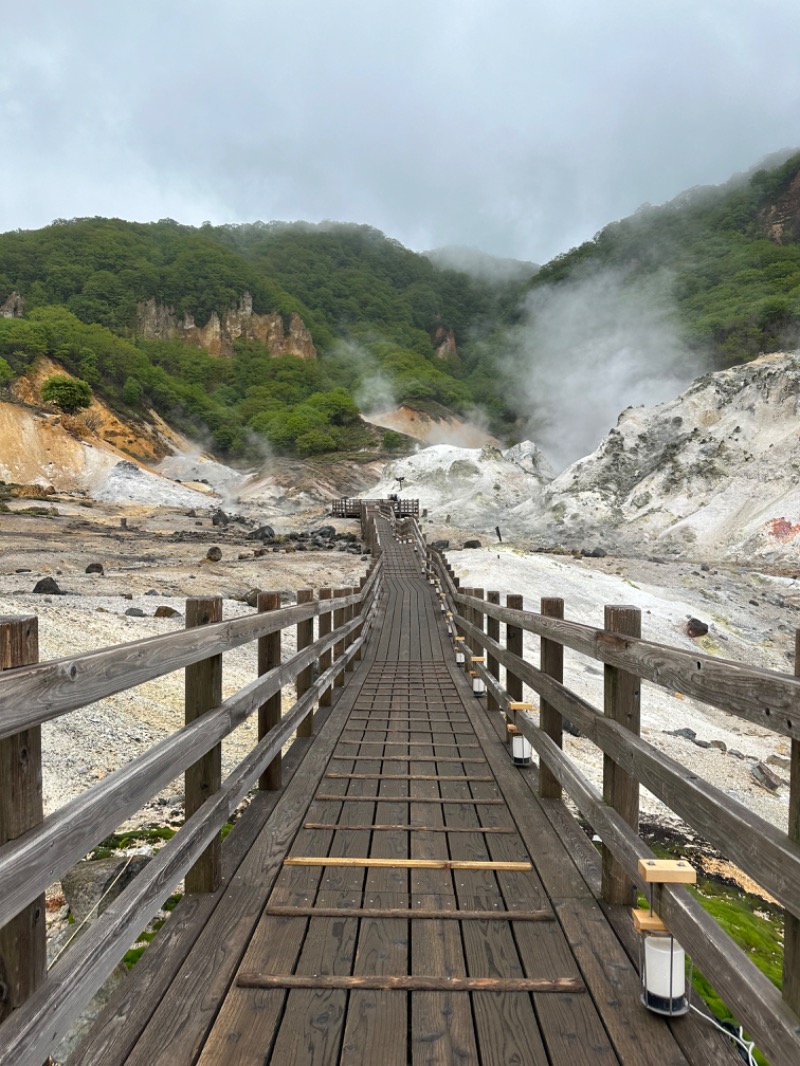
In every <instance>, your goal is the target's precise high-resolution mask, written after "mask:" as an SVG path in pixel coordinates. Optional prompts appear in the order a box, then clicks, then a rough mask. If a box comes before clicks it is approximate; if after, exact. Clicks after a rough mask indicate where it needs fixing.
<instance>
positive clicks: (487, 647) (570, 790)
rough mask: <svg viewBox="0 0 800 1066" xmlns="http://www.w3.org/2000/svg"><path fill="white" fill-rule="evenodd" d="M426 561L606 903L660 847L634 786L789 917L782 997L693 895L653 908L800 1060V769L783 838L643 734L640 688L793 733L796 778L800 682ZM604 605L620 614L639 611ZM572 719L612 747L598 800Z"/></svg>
mask: <svg viewBox="0 0 800 1066" xmlns="http://www.w3.org/2000/svg"><path fill="white" fill-rule="evenodd" d="M427 559H428V570H429V573H430V574H431V576H432V579H433V580H434V582H435V584H436V591H437V593H438V595H439V596H440V597H441V598H442V600H443V602H444V603H445V606H446V608H447V609H448V611H449V613H448V619H449V625H450V627H451V630H452V634H453V638H454V651H455V650H457V649H458V650H460V651H461V652H462V653H463V657H464V660H465V665H466V667H467V668H468V669H470V670H471V671H472V673H473V674H474V675H476V676H479V677H480V678H481V679H482V680H483V681H484V683H485V685H486V690H487V696H488V699H487V709H489V710H494V712H495V713H497V714H500V715H502V716H503V717H504V718H505V719H506V722H505V723H504V729H505V728H507V729H510V730H511V731H512V732H514V733H520V734H522V736H523V737H524V738H525V739H526V740H527V741H528V742H529V743H530V745H531V747H532V748H533V749H534V750H535V751H536V752H537V754H538V757H539V791H540V794H541V795H542V796H543V797H548V796H549V797H553V798H555V797H556V796H561V789H562V788H563V789H564V791H565V792H566V793H567V795H568V796H569V797H570V799H571V800H572V801H573V802H574V804H575V805H576V807H577V808H578V810H579V811H580V812H581V814H582V815H583V817H584V818H585V819H586V821H587V822H588V823H589V824H590V825H591V826H592V828H593V830H594V831H595V833H597V835H598V836H599V837H600V839H601V840H602V850H603V886H602V892H603V897H604V898H605V899H606V901H607V902H611V903H619V902H622V899H621V898H620V891H619V888H620V886H619V879H620V878H622V881H623V882H624V884H623V891H622V895H623V896H624V895H625V894H626V889H625V885H627V886H629V887H630V893H629V894H630V895H631V899H632V898H633V896H632V893H633V890H634V887H636V888H638V889H640V890H644V889H645V886H644V884H643V882H642V881H641V879H640V876H639V872H638V862H639V860H640V859H643V858H652V857H653V853H652V851H651V850H650V848H648V846H647V845H646V844H645V842H644V841H643V840H642V839H641V837H640V836H639V835H638V790H639V786H640V785H643V786H644V787H646V788H647V789H648V790H649V791H650V792H651V793H652V794H653V795H654V796H656V797H657V798H658V799H659V800H660V801H661V802H662V803H664V804H665V805H666V806H667V807H668V808H669V809H670V810H672V811H673V812H674V813H675V814H677V815H678V816H679V817H680V818H681V819H682V820H683V821H684V822H685V823H686V824H687V825H689V826H691V827H692V828H693V829H694V830H696V831H697V832H698V833H699V834H700V835H701V836H702V837H703V838H704V839H705V840H707V841H708V842H709V843H710V844H711V845H712V846H713V847H714V848H716V849H717V850H718V851H719V852H720V853H721V854H723V855H724V856H725V857H726V858H728V859H730V861H731V862H733V863H735V864H736V865H737V866H739V867H740V868H741V869H742V870H743V871H744V872H745V873H747V874H749V875H750V877H752V878H753V880H755V881H756V882H757V883H758V884H760V885H761V886H762V887H763V888H764V889H766V890H767V891H768V892H769V893H770V894H771V895H772V896H774V897H775V899H777V900H778V901H780V903H781V904H782V905H783V907H784V908H785V909H786V951H785V963H784V994H783V996H782V994H781V992H780V991H779V990H778V989H777V988H776V987H775V985H774V984H772V982H771V981H770V980H769V979H768V978H767V977H766V976H764V974H762V973H761V971H760V970H759V969H758V968H757V967H756V966H755V965H754V963H753V962H752V961H751V960H750V959H749V958H748V956H747V954H746V953H745V952H744V951H742V950H741V949H740V948H739V947H738V946H737V945H736V944H735V942H734V941H733V940H732V939H731V938H730V937H729V936H728V934H727V933H726V932H724V930H723V929H722V928H721V927H720V926H719V925H718V924H717V923H716V922H715V921H714V920H713V919H712V918H711V917H710V916H709V914H708V913H707V912H706V911H705V910H704V909H703V908H702V906H701V904H700V903H699V902H698V901H697V900H695V899H694V898H693V897H692V896H691V895H690V894H689V893H687V891H686V890H685V889H684V888H682V887H678V886H671V885H658V886H656V888H655V890H654V897H653V902H654V909H655V910H656V913H657V914H658V915H659V916H660V917H661V918H662V920H663V921H664V922H665V924H666V925H667V927H668V928H669V929H670V931H671V932H672V933H673V934H674V935H675V936H676V937H677V938H678V939H679V940H680V943H681V945H682V946H683V947H684V949H685V950H686V952H687V954H688V955H690V956H691V957H692V958H693V960H694V962H695V964H696V965H697V967H698V969H699V970H700V971H701V972H703V973H704V974H705V975H706V977H708V978H709V979H710V980H711V983H712V984H713V985H714V987H715V989H716V990H717V992H718V993H719V995H720V996H721V998H722V999H723V1000H724V1001H725V1002H726V1003H727V1005H728V1007H729V1008H730V1009H731V1010H732V1011H733V1012H734V1013H735V1015H736V1016H737V1017H738V1019H739V1020H740V1021H741V1022H742V1024H744V1025H745V1026H746V1027H747V1028H748V1030H749V1031H750V1034H751V1036H752V1037H753V1039H755V1040H756V1042H757V1044H758V1046H759V1048H761V1050H763V1051H764V1053H765V1054H766V1055H767V1056H768V1057H769V1058H770V1061H771V1062H773V1063H775V1064H778V1063H780V1064H786V1066H788V1064H790V1063H795V1062H798V1061H800V1017H799V1016H798V1014H799V1013H800V1002H798V999H797V997H796V994H795V992H794V991H793V990H795V989H796V988H797V987H798V982H800V952H798V951H797V950H796V944H795V940H796V937H797V928H798V925H797V923H798V918H800V846H799V845H798V840H797V835H796V834H794V833H792V832H791V828H792V824H793V822H792V819H794V821H796V820H797V817H798V815H797V812H798V809H800V772H796V771H795V770H793V772H792V781H791V793H792V794H791V799H790V832H789V833H787V832H782V831H781V830H780V829H778V828H776V827H775V826H773V825H772V824H771V823H769V822H767V821H766V820H765V819H763V818H761V817H759V816H758V815H757V814H755V813H754V812H753V811H751V810H750V809H749V808H748V807H746V806H745V805H744V804H742V803H740V802H738V801H737V800H735V799H733V798H732V797H731V796H729V795H728V794H727V793H726V792H723V791H722V790H721V789H719V788H717V787H715V786H714V785H712V784H711V783H710V782H708V781H705V780H703V778H702V777H700V776H699V775H698V774H697V773H696V772H695V771H693V770H690V769H688V768H687V767H684V766H683V765H681V764H680V763H679V762H678V761H676V760H675V759H672V758H670V757H668V756H666V755H665V754H663V753H662V752H660V751H658V750H657V749H656V748H655V747H654V746H653V745H651V744H649V743H647V741H645V740H643V739H642V738H641V737H640V736H639V735H638V689H639V687H640V686H639V680H640V679H644V680H647V681H650V682H653V683H654V684H656V685H661V686H663V687H665V688H667V689H669V690H670V691H673V692H680V693H682V694H684V695H686V696H690V697H692V698H693V699H696V700H698V701H701V702H704V703H706V704H708V705H710V706H713V707H715V708H718V709H720V710H722V711H725V712H728V713H730V714H733V715H735V716H738V717H740V718H744V719H746V720H747V721H750V722H756V723H757V724H758V725H759V726H761V727H763V728H766V729H769V730H772V731H773V732H774V733H776V734H779V735H782V736H788V737H790V738H792V752H793V760H792V761H793V766H796V767H797V770H798V771H800V747H799V746H798V741H797V739H796V738H797V734H798V731H800V680H798V679H797V678H795V677H792V676H789V675H784V674H780V673H777V672H775V671H770V670H758V669H755V668H751V667H745V666H742V665H740V664H738V663H734V662H730V661H727V660H720V659H714V658H712V657H710V656H707V655H701V654H698V653H693V652H687V651H683V650H680V649H677V648H670V647H668V646H665V645H661V644H656V643H654V642H652V641H647V640H645V639H641V638H640V637H637V636H633V635H630V634H628V633H620V632H616V631H613V630H610V629H602V630H601V629H597V628H593V627H591V626H587V625H581V624H578V623H575V622H569V621H564V620H563V619H562V618H561V617H550V616H548V615H547V614H545V604H547V605H548V610H552V607H553V604H554V603H556V602H557V603H558V604H561V608H560V611H559V613H562V614H563V603H562V601H552V600H548V601H543V603H542V613H535V612H532V611H527V610H522V609H520V608H521V597H509V599H511V600H512V603H513V606H510V607H509V606H505V607H503V606H501V605H500V604H499V598H500V597H499V594H498V593H494V592H490V593H489V594H488V596H487V597H486V598H484V596H483V594H482V592H481V591H480V590H472V589H461V588H460V582H459V580H458V578H457V577H456V576H455V574H454V572H453V571H452V569H451V568H450V566H449V565H448V563H447V561H446V559H445V557H444V556H443V555H442V554H441V553H440V552H437V551H435V550H432V549H428V554H427ZM476 591H477V594H476ZM607 610H608V611H610V612H613V611H614V610H616V611H618V612H622V613H624V612H625V611H626V610H628V611H630V610H631V609H626V608H616V609H614V608H609V609H607ZM634 613H635V612H634ZM501 622H502V623H505V625H506V632H507V640H506V645H505V646H504V645H503V644H502V643H501V642H500V623H501ZM523 631H524V632H529V633H532V634H535V635H537V636H539V637H540V638H542V640H541V643H542V662H541V664H540V666H539V667H536V666H534V665H533V664H532V663H531V662H529V661H527V659H526V658H525V656H524V654H523V645H522V632H523ZM554 646H555V647H559V648H565V647H566V648H569V649H571V650H573V651H577V652H579V653H581V654H583V655H586V656H589V657H591V658H593V659H596V660H598V661H600V662H602V663H604V664H605V667H606V681H605V686H604V687H605V697H604V698H605V705H604V709H603V710H602V711H601V710H598V709H597V708H595V707H593V706H592V705H591V703H590V702H589V701H587V700H586V699H583V698H582V697H580V696H578V695H577V694H576V693H574V692H571V691H570V689H569V688H568V687H567V686H566V684H565V683H564V681H563V680H562V677H561V670H562V668H561V666H560V665H559V666H558V667H557V668H555V669H554V668H553V667H552V664H553V658H552V654H551V649H552V648H553V647H554ZM501 666H502V667H504V668H505V672H506V683H505V685H503V684H502V683H501V680H500V667H501ZM625 679H629V680H630V681H632V682H633V685H632V686H630V687H629V688H628V689H627V690H626V691H628V692H629V693H630V692H634V693H635V697H634V700H633V702H630V701H629V706H628V707H627V710H628V712H629V717H630V722H631V725H630V727H628V726H626V724H625V721H624V716H622V717H623V720H622V721H620V720H617V718H615V716H614V706H613V704H614V700H615V698H616V697H618V695H619V692H620V691H621V690H622V689H624V688H625V684H624V682H625ZM523 684H524V685H526V686H527V687H528V688H529V689H530V690H531V691H532V692H533V693H535V694H536V696H538V697H539V711H540V721H539V723H538V724H537V722H536V720H535V719H534V717H533V716H532V715H531V714H528V713H527V711H526V710H525V708H526V707H531V708H532V710H535V708H534V707H533V704H531V703H526V702H524V701H522V698H521V696H522V685H523ZM511 689H513V690H514V692H513V696H512V695H510V693H509V690H511ZM609 701H610V702H609ZM553 715H554V716H555V719H556V722H554V721H553ZM564 721H567V722H569V723H570V725H571V726H572V727H574V728H577V729H579V730H580V732H581V734H582V735H583V736H584V737H586V738H587V739H588V740H590V741H592V742H593V743H594V744H595V745H596V746H597V748H598V749H599V751H600V752H602V754H603V757H604V787H603V794H602V795H601V794H600V793H599V792H598V791H597V789H596V788H594V786H593V785H592V784H591V783H590V782H589V781H588V779H587V778H586V776H585V775H584V774H583V773H582V772H581V771H580V769H579V768H578V767H577V766H576V765H575V764H574V763H573V762H572V760H571V759H570V758H569V757H568V756H567V755H566V754H565V753H564V751H563V750H562V728H563V722H564ZM620 774H621V775H623V777H622V782H623V784H622V787H620V777H619V775H620ZM554 782H555V791H553V783H554ZM626 783H629V787H627V785H626ZM791 811H794V812H795V813H794V815H792V814H791ZM607 859H608V862H607V861H606V860H607ZM607 873H608V878H607V876H606V875H607ZM615 877H616V879H617V880H616V882H615V881H614V878H615ZM647 888H648V891H649V888H650V886H647Z"/></svg>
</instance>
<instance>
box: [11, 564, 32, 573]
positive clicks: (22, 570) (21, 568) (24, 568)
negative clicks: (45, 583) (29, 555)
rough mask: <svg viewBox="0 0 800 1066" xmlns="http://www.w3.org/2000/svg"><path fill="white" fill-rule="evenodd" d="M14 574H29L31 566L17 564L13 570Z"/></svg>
mask: <svg viewBox="0 0 800 1066" xmlns="http://www.w3.org/2000/svg"><path fill="white" fill-rule="evenodd" d="M14 573H15V574H30V573H31V568H30V567H29V566H18V567H17V569H16V570H15V571H14Z"/></svg>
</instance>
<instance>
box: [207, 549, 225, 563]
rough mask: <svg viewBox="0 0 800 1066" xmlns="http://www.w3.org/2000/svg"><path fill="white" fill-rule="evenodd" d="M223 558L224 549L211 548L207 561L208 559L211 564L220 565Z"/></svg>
mask: <svg viewBox="0 0 800 1066" xmlns="http://www.w3.org/2000/svg"><path fill="white" fill-rule="evenodd" d="M221 558H222V548H216V547H213V548H209V549H208V551H207V552H206V559H208V560H209V562H212V563H218V562H219V561H220V559H221Z"/></svg>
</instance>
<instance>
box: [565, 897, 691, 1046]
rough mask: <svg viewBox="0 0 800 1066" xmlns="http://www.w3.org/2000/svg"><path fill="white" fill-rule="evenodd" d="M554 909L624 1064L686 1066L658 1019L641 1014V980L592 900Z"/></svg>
mask: <svg viewBox="0 0 800 1066" xmlns="http://www.w3.org/2000/svg"><path fill="white" fill-rule="evenodd" d="M556 910H557V912H558V918H559V921H560V922H561V926H562V928H563V929H564V932H565V933H566V935H567V938H568V940H569V943H570V946H571V948H572V950H573V952H574V953H575V955H576V958H577V960H578V963H579V965H580V968H581V973H582V974H583V979H584V981H585V983H586V986H587V991H588V992H589V993H590V994H591V997H592V1000H593V1001H594V1003H595V1004H596V1005H597V1009H598V1010H599V1012H600V1016H601V1017H602V1019H603V1025H604V1026H605V1029H606V1032H607V1033H608V1035H609V1037H610V1038H611V1042H612V1044H613V1045H614V1049H615V1050H616V1052H617V1055H618V1056H619V1059H620V1061H621V1062H624V1063H625V1064H626V1066H686V1057H685V1055H684V1054H683V1052H682V1051H681V1049H680V1048H679V1046H678V1045H677V1043H676V1042H675V1039H674V1037H673V1036H672V1034H671V1033H670V1032H669V1029H667V1027H666V1026H665V1024H664V1022H663V1020H662V1019H661V1018H657V1017H655V1016H654V1015H653V1014H652V1013H651V1012H650V1011H647V1010H643V1009H642V1005H641V1002H640V995H641V982H640V980H639V975H638V974H637V973H636V971H635V970H634V968H633V966H631V964H630V961H629V959H628V958H627V956H626V955H625V952H624V951H623V949H622V947H621V945H620V943H619V941H618V940H617V938H616V936H615V935H614V933H613V932H612V930H611V928H610V927H609V925H608V922H607V921H606V918H605V915H604V914H603V912H602V911H601V910H600V908H599V906H598V905H597V903H595V901H594V900H588V899H580V900H577V899H571V900H560V901H558V902H557V903H556Z"/></svg>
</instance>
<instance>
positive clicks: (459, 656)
mask: <svg viewBox="0 0 800 1066" xmlns="http://www.w3.org/2000/svg"><path fill="white" fill-rule="evenodd" d="M464 640H466V637H456V644H455V653H456V664H457V665H458V666H463V665H464V663H465V662H466V661H467V655H466V652H465V651H464V645H463V641H464Z"/></svg>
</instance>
